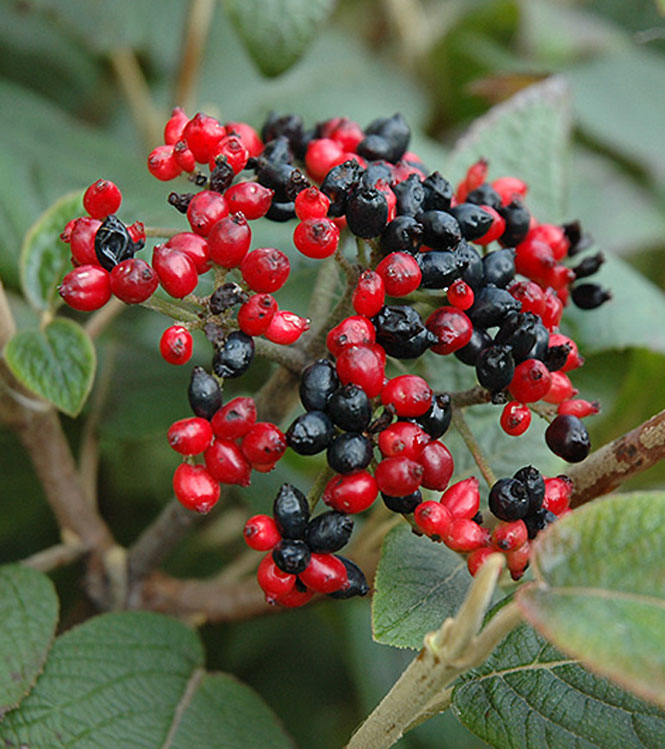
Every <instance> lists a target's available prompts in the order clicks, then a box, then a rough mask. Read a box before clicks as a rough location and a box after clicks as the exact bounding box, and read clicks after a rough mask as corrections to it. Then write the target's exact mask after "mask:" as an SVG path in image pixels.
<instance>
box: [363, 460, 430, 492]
mask: <svg viewBox="0 0 665 749" xmlns="http://www.w3.org/2000/svg"><path fill="white" fill-rule="evenodd" d="M423 473H424V469H423V467H422V466H421V465H420V463H417V462H416V461H415V460H411V459H410V458H405V457H398V458H384V459H383V460H382V461H381V462H380V463H379V465H378V466H377V467H376V470H375V471H374V478H375V479H376V483H377V484H378V487H379V490H380V491H382V492H383V493H384V494H387V495H388V496H389V497H406V495H407V494H413V492H415V490H416V489H417V488H418V487H419V486H420V481H421V479H422V477H423Z"/></svg>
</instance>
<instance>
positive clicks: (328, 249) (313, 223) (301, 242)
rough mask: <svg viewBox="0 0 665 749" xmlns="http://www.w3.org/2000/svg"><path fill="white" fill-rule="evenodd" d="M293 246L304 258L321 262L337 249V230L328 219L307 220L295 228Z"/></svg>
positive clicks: (333, 223)
mask: <svg viewBox="0 0 665 749" xmlns="http://www.w3.org/2000/svg"><path fill="white" fill-rule="evenodd" d="M293 244H294V245H295V246H296V247H297V248H298V249H299V250H300V252H302V254H303V255H305V256H306V257H311V258H314V259H315V260H322V259H323V258H326V257H330V256H331V255H332V254H333V253H334V252H335V250H336V249H337V245H338V244H339V229H338V228H337V225H336V224H335V222H334V221H332V220H331V219H329V218H308V219H305V220H304V221H301V222H300V223H299V224H298V226H296V228H295V230H294V232H293Z"/></svg>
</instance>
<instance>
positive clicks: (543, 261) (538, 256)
mask: <svg viewBox="0 0 665 749" xmlns="http://www.w3.org/2000/svg"><path fill="white" fill-rule="evenodd" d="M555 265H556V260H555V259H554V255H553V254H552V249H551V247H550V246H549V245H548V244H545V242H541V241H540V240H538V239H531V238H530V237H527V238H526V239H525V240H524V241H523V242H520V244H518V245H517V247H516V248H515V270H516V271H517V272H518V273H521V274H522V275H523V276H526V277H527V278H530V279H532V280H533V281H538V282H539V283H544V282H545V279H546V277H547V273H548V271H550V270H551V269H552V268H553V267H554V266H555Z"/></svg>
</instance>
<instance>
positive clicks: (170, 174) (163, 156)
mask: <svg viewBox="0 0 665 749" xmlns="http://www.w3.org/2000/svg"><path fill="white" fill-rule="evenodd" d="M148 171H149V172H150V174H152V176H153V177H156V178H157V179H159V180H161V181H162V182H168V181H169V180H171V179H175V178H176V177H177V176H178V175H179V174H180V172H181V171H182V169H181V168H180V165H179V164H178V162H177V161H176V159H175V155H174V153H173V146H157V148H153V150H152V151H151V152H150V154H149V155H148Z"/></svg>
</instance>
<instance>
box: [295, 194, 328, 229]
mask: <svg viewBox="0 0 665 749" xmlns="http://www.w3.org/2000/svg"><path fill="white" fill-rule="evenodd" d="M328 208H330V198H328V196H327V195H325V194H324V193H322V192H321V190H319V188H318V187H308V188H307V189H306V190H301V191H300V192H299V193H298V194H297V195H296V200H295V211H296V216H297V217H298V218H299V219H300V220H301V221H307V220H308V219H316V218H325V217H326V216H327V215H328Z"/></svg>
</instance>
